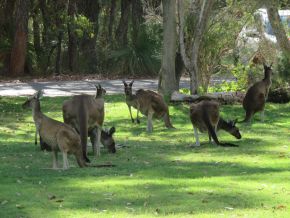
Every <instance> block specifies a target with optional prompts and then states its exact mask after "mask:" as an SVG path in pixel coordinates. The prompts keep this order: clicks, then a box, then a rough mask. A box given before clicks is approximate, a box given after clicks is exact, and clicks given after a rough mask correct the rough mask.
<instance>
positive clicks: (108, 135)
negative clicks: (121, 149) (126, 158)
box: [101, 127, 116, 153]
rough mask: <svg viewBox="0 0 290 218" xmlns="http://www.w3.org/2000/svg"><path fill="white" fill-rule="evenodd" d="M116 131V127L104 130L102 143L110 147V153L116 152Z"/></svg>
mask: <svg viewBox="0 0 290 218" xmlns="http://www.w3.org/2000/svg"><path fill="white" fill-rule="evenodd" d="M115 132H116V129H115V127H112V128H111V129H109V130H102V135H101V140H102V144H103V145H104V146H105V147H107V148H108V151H109V152H110V153H116V147H115V140H114V138H113V134H114V133H115Z"/></svg>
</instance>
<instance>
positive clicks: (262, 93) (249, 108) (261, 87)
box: [242, 64, 272, 122]
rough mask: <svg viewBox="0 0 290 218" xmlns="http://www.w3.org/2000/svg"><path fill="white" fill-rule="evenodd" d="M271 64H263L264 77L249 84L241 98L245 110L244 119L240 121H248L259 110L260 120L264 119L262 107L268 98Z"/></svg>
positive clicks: (270, 82)
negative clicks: (242, 98) (251, 84)
mask: <svg viewBox="0 0 290 218" xmlns="http://www.w3.org/2000/svg"><path fill="white" fill-rule="evenodd" d="M271 67H272V64H271V65H270V66H269V67H268V66H267V65H265V64H264V74H265V76H264V79H263V80H261V81H259V82H256V83H255V84H254V85H253V86H251V87H250V88H249V89H248V91H247V93H246V95H245V98H244V100H243V107H244V109H245V111H246V116H245V119H244V120H243V121H242V122H250V121H251V119H252V116H253V115H254V114H255V113H257V112H259V111H261V112H262V113H261V117H262V120H264V107H265V103H266V100H267V98H268V93H269V89H270V86H271V84H272V81H271V76H272V69H271Z"/></svg>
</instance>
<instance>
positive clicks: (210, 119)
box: [189, 100, 238, 147]
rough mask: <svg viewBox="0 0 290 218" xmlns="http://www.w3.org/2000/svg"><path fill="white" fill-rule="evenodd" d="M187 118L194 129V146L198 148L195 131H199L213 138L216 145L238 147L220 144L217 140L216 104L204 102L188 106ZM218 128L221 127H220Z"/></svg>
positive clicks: (217, 115) (217, 119) (217, 116)
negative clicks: (188, 117)
mask: <svg viewBox="0 0 290 218" xmlns="http://www.w3.org/2000/svg"><path fill="white" fill-rule="evenodd" d="M189 116H190V120H191V123H192V125H193V129H194V136H195V140H196V146H200V142H199V137H198V131H197V129H199V131H201V132H205V131H207V132H208V135H209V137H210V138H213V140H214V142H215V143H216V144H217V145H220V146H231V147H237V146H238V145H235V144H231V143H221V142H219V140H218V138H217V135H216V130H217V128H218V123H219V120H220V116H219V103H218V102H216V101H207V100H204V101H200V102H199V103H197V104H192V105H191V106H190V114H189ZM220 127H222V125H221V126H220Z"/></svg>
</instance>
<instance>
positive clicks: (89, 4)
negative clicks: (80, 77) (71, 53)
mask: <svg viewBox="0 0 290 218" xmlns="http://www.w3.org/2000/svg"><path fill="white" fill-rule="evenodd" d="M82 2H83V3H82V6H83V8H82V12H83V14H84V15H85V16H86V17H87V18H88V19H89V21H90V22H91V23H92V24H93V32H94V36H93V37H91V36H86V37H85V38H84V40H83V41H82V47H81V48H82V51H83V53H84V56H85V58H86V60H87V65H88V69H90V71H91V72H95V71H96V70H97V64H98V63H97V52H96V41H97V35H98V32H99V14H100V4H99V1H98V0H95V1H92V0H85V1H82Z"/></svg>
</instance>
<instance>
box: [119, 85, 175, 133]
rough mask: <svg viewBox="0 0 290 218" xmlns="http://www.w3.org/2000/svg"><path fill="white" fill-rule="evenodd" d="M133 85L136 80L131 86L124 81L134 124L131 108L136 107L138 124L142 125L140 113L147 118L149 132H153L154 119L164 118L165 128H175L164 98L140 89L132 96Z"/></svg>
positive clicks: (127, 102)
mask: <svg viewBox="0 0 290 218" xmlns="http://www.w3.org/2000/svg"><path fill="white" fill-rule="evenodd" d="M133 83H134V80H133V81H131V82H130V83H129V84H127V83H126V82H125V81H123V84H124V91H125V97H126V104H127V106H128V109H129V112H130V117H131V121H132V123H134V118H133V116H132V111H131V107H134V108H136V109H137V117H136V121H137V123H140V120H139V112H141V113H142V114H143V115H145V116H147V131H148V132H152V131H153V123H152V119H153V118H157V119H160V118H163V120H164V123H165V126H166V127H167V128H174V127H173V126H172V124H171V122H170V118H169V110H168V106H167V104H166V103H165V101H164V99H163V97H162V96H161V95H160V94H157V93H156V92H153V91H150V90H143V89H139V90H137V92H136V94H132V85H133Z"/></svg>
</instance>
